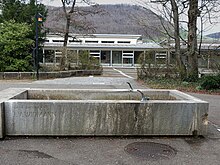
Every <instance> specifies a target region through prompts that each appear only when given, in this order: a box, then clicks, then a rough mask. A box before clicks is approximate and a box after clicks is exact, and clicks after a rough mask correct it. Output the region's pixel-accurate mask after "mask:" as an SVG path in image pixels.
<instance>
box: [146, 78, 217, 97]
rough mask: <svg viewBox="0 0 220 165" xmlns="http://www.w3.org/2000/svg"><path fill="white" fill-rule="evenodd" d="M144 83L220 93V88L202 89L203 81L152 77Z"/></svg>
mask: <svg viewBox="0 0 220 165" xmlns="http://www.w3.org/2000/svg"><path fill="white" fill-rule="evenodd" d="M144 84H145V85H146V86H147V87H149V88H153V89H177V90H180V91H184V92H195V93H204V94H218V95H220V89H215V90H214V89H213V90H205V89H201V86H200V85H201V82H200V81H198V82H186V81H181V80H180V79H170V78H169V79H167V78H152V79H145V80H144Z"/></svg>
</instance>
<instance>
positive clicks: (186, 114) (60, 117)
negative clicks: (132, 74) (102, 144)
mask: <svg viewBox="0 0 220 165" xmlns="http://www.w3.org/2000/svg"><path fill="white" fill-rule="evenodd" d="M207 112H208V104H207V103H206V102H202V103H200V104H197V103H196V102H193V101H184V100H175V101H167V100H166V101H162V100H160V101H159V100H152V101H148V102H146V103H142V102H140V101H134V100H132V101H128V100H127V101H123V100H121V101H115V100H87V101H85V100H46V101H42V100H39V101H38V100H26V101H25V100H9V101H6V102H5V116H6V119H5V120H6V121H5V123H6V135H54V136H59V135H192V134H193V132H195V131H196V133H197V134H199V135H205V134H206V133H207V123H205V121H206V120H207V119H206V114H207Z"/></svg>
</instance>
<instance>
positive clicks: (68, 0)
mask: <svg viewBox="0 0 220 165" xmlns="http://www.w3.org/2000/svg"><path fill="white" fill-rule="evenodd" d="M61 2H62V8H63V12H64V17H65V19H66V24H65V29H64V43H63V50H62V57H61V60H60V70H66V69H67V67H68V61H67V43H68V38H69V33H70V27H71V26H72V25H74V26H75V27H76V26H77V27H78V28H84V29H91V27H90V26H89V24H86V23H85V22H84V21H79V20H75V19H74V15H81V16H85V15H88V14H97V13H100V12H101V11H102V10H101V9H100V8H98V5H97V4H94V3H91V2H90V1H89V0H81V1H80V3H84V4H86V5H90V6H92V7H93V9H92V10H87V9H86V8H84V9H83V8H80V7H77V6H76V4H77V0H61Z"/></svg>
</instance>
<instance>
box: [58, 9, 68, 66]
mask: <svg viewBox="0 0 220 165" xmlns="http://www.w3.org/2000/svg"><path fill="white" fill-rule="evenodd" d="M69 28H70V14H69V13H67V15H66V28H65V32H64V42H63V50H62V56H61V59H60V70H66V69H67V63H68V61H67V43H68V38H69Z"/></svg>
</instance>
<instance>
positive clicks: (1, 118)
mask: <svg viewBox="0 0 220 165" xmlns="http://www.w3.org/2000/svg"><path fill="white" fill-rule="evenodd" d="M17 98H20V99H27V89H19V88H15V89H12V88H11V89H6V90H3V91H1V92H0V139H1V138H3V137H4V135H5V106H4V102H5V101H7V100H9V99H17Z"/></svg>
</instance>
